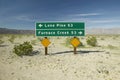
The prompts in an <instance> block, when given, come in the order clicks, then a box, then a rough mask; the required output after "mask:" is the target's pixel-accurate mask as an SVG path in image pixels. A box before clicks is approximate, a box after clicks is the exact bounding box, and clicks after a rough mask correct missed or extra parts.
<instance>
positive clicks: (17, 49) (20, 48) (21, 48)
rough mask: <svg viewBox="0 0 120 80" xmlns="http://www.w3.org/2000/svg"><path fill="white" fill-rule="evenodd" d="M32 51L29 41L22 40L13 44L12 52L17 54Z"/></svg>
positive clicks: (25, 53)
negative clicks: (22, 41) (21, 42)
mask: <svg viewBox="0 0 120 80" xmlns="http://www.w3.org/2000/svg"><path fill="white" fill-rule="evenodd" d="M32 51H33V47H32V45H31V44H30V42H24V43H23V44H20V45H15V46H14V50H13V52H14V53H15V54H17V55H18V56H23V55H30V54H31V53H32Z"/></svg>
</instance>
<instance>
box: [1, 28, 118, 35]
mask: <svg viewBox="0 0 120 80" xmlns="http://www.w3.org/2000/svg"><path fill="white" fill-rule="evenodd" d="M85 33H86V34H120V28H106V29H104V28H91V29H88V28H86V30H85ZM0 34H35V31H34V30H17V29H7V28H0Z"/></svg>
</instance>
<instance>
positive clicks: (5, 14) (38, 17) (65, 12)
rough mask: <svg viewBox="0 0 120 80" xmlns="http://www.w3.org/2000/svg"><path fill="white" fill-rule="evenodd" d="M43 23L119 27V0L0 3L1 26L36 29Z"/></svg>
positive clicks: (11, 0)
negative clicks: (61, 22)
mask: <svg viewBox="0 0 120 80" xmlns="http://www.w3.org/2000/svg"><path fill="white" fill-rule="evenodd" d="M41 21H45V22H47V21H65V22H73V21H75V22H85V25H86V27H87V28H92V27H94V28H99V27H103V28H111V27H119V28H120V0H0V27H2V28H15V29H34V28H35V22H41Z"/></svg>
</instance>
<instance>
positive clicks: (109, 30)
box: [86, 28, 120, 34]
mask: <svg viewBox="0 0 120 80" xmlns="http://www.w3.org/2000/svg"><path fill="white" fill-rule="evenodd" d="M86 34H120V28H91V29H86Z"/></svg>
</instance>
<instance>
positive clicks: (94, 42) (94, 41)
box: [86, 36, 97, 47]
mask: <svg viewBox="0 0 120 80" xmlns="http://www.w3.org/2000/svg"><path fill="white" fill-rule="evenodd" d="M86 42H87V44H88V45H90V46H93V47H95V46H97V39H96V37H94V36H91V37H88V38H87V40H86Z"/></svg>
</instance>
